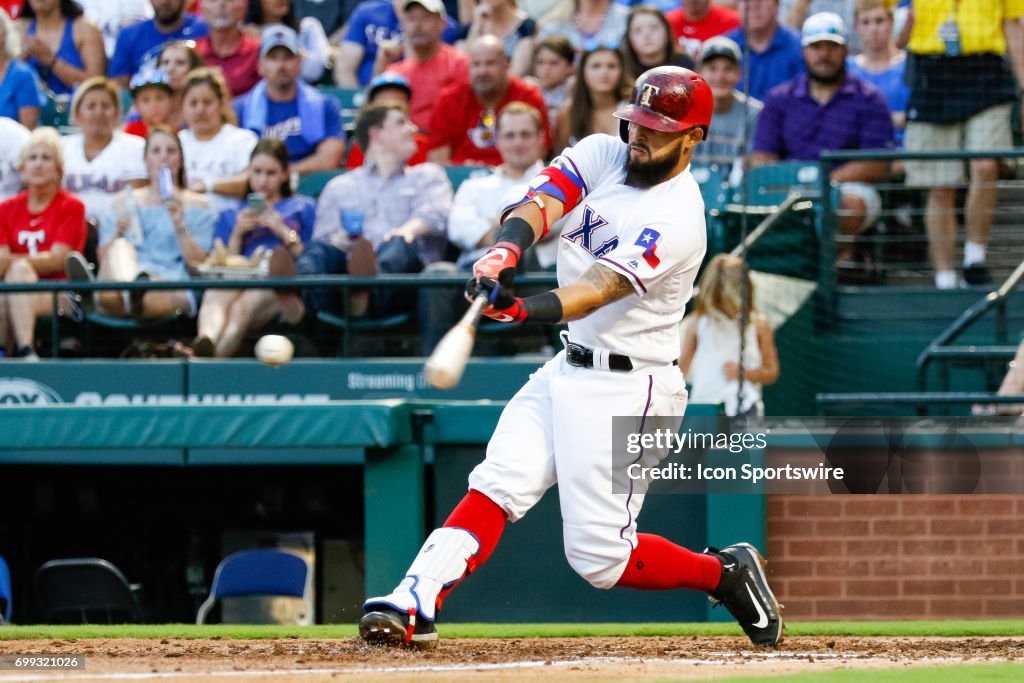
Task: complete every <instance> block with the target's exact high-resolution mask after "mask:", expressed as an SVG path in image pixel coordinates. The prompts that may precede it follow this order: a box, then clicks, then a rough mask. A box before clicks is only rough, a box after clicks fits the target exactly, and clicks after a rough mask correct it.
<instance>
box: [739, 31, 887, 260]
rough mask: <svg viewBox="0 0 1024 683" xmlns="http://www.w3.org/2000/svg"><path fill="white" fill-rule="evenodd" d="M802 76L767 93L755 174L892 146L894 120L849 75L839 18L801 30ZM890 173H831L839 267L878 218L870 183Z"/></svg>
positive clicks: (857, 168) (878, 168) (870, 89)
mask: <svg viewBox="0 0 1024 683" xmlns="http://www.w3.org/2000/svg"><path fill="white" fill-rule="evenodd" d="M801 44H802V45H803V53H804V63H805V65H806V67H807V73H806V74H803V75H801V76H797V77H796V78H794V79H793V80H791V81H787V82H785V83H783V84H781V85H779V86H777V87H775V88H773V89H772V90H771V92H769V94H768V98H767V99H766V100H765V104H764V110H763V111H762V112H761V117H760V119H759V120H758V123H757V132H756V134H755V135H754V154H753V156H752V158H751V165H752V166H760V165H764V164H770V163H774V162H776V161H784V160H789V159H793V160H806V161H815V160H817V159H818V157H819V155H820V154H821V152H823V151H825V150H836V149H884V148H886V147H888V146H889V144H890V141H891V140H892V118H891V117H890V115H889V107H888V105H887V104H886V102H885V96H884V95H883V94H882V92H881V91H880V90H879V89H878V88H876V87H875V86H873V85H871V84H870V83H867V82H865V81H862V80H860V79H858V78H855V77H853V76H851V75H849V74H847V73H846V55H847V49H846V26H845V25H844V24H843V20H842V19H841V18H840V17H839V15H837V14H832V13H831V12H821V13H819V14H815V15H814V16H812V17H809V18H808V19H807V21H806V22H804V28H803V36H802V38H801ZM887 170H888V165H887V164H886V163H885V162H879V161H850V162H847V163H845V164H843V165H841V166H838V167H836V168H834V169H833V170H832V175H831V179H832V181H833V182H836V183H839V186H840V192H841V193H842V195H841V196H842V199H841V202H840V207H839V227H840V232H842V234H843V235H844V236H846V237H847V238H851V239H847V240H842V241H840V242H839V243H838V244H837V249H836V251H837V256H838V260H839V261H840V262H841V263H842V262H850V261H851V260H852V259H853V257H854V253H855V246H856V245H855V243H854V241H853V239H852V237H853V236H855V235H856V234H857V233H859V232H861V231H862V230H864V229H865V228H867V227H869V226H870V225H871V224H872V223H874V221H875V220H877V218H878V214H879V211H880V210H881V200H880V199H879V196H878V192H877V190H875V188H874V187H872V185H871V183H874V182H877V181H878V180H881V179H882V177H884V176H885V174H886V172H887Z"/></svg>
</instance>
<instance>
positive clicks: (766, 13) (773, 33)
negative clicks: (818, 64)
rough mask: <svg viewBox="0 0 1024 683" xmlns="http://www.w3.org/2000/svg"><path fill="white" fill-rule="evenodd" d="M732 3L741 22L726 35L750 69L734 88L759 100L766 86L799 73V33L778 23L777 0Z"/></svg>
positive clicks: (762, 97)
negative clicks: (746, 80)
mask: <svg viewBox="0 0 1024 683" xmlns="http://www.w3.org/2000/svg"><path fill="white" fill-rule="evenodd" d="M736 7H737V9H738V10H739V12H740V17H741V18H743V19H744V20H745V23H744V24H742V25H741V26H740V27H739V28H737V29H733V30H732V31H729V33H727V34H726V36H728V37H729V38H732V39H733V40H735V41H736V44H737V45H739V46H740V50H741V51H743V53H744V57H743V59H744V60H745V61H746V63H747V65H748V68H749V73H750V82H749V83H744V82H743V81H740V83H739V85H737V86H736V89H737V90H739V91H741V92H743V93H745V94H747V95H748V96H750V97H753V98H754V99H755V100H761V101H762V102H763V101H764V98H765V96H766V95H767V94H768V91H769V90H771V89H772V88H774V87H775V86H777V85H778V84H780V83H783V82H784V81H788V80H789V79H791V78H796V77H797V76H799V75H800V74H802V73H803V71H804V62H803V57H802V56H801V53H800V36H798V35H797V33H796V31H794V30H793V29H791V28H790V27H788V26H781V25H780V24H779V20H778V14H779V0H739V3H738V4H737V6H736ZM747 48H749V50H750V51H749V53H748V52H747Z"/></svg>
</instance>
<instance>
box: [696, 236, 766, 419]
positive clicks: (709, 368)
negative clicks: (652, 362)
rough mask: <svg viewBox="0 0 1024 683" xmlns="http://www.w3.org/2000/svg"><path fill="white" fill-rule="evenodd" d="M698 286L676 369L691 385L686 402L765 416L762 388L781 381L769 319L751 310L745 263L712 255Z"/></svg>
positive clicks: (751, 291) (751, 292)
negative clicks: (742, 324)
mask: <svg viewBox="0 0 1024 683" xmlns="http://www.w3.org/2000/svg"><path fill="white" fill-rule="evenodd" d="M698 286H699V291H698V292H697V298H696V309H695V310H694V313H693V314H692V315H689V316H687V317H686V319H685V320H684V321H683V335H682V336H683V350H682V353H681V355H680V356H679V369H680V370H682V372H683V374H684V375H685V377H686V379H687V381H688V382H689V383H690V384H691V385H692V388H691V390H690V397H689V399H690V403H723V404H725V413H726V414H727V415H748V416H751V415H763V414H764V403H763V402H762V400H761V387H763V386H765V385H768V384H773V383H774V382H775V380H777V379H778V378H779V357H778V353H777V352H776V350H775V336H774V334H773V333H772V328H771V325H770V324H769V323H768V318H767V317H765V316H764V315H762V314H760V313H758V312H757V310H756V309H755V308H754V285H753V283H752V282H751V280H750V275H749V274H748V273H747V272H746V269H745V266H744V263H743V259H741V258H740V257H738V256H733V255H731V254H719V255H717V256H715V257H714V258H713V259H711V262H710V263H709V264H708V266H707V268H706V269H705V271H704V273H703V275H701V277H700V281H699V284H698ZM744 289H746V292H744V291H743V290H744ZM741 311H745V315H744V318H745V319H746V321H747V324H746V329H745V330H744V334H743V388H742V391H741V390H740V386H739V363H738V362H737V360H738V359H739V357H740V313H741ZM691 368H692V371H691Z"/></svg>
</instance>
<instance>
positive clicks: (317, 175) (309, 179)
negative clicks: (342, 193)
mask: <svg viewBox="0 0 1024 683" xmlns="http://www.w3.org/2000/svg"><path fill="white" fill-rule="evenodd" d="M342 173H344V171H314V172H312V173H308V174H306V175H304V176H302V177H301V178H299V186H298V187H296V188H295V192H296V193H298V194H301V195H305V196H307V197H312V198H313V199H316V198H317V197H319V196H320V193H321V192H323V191H324V188H325V187H327V183H329V182H331V181H332V180H334V179H335V178H337V177H338V176H340V175H341V174H342Z"/></svg>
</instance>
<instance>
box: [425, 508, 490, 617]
mask: <svg viewBox="0 0 1024 683" xmlns="http://www.w3.org/2000/svg"><path fill="white" fill-rule="evenodd" d="M505 520H506V517H505V511H504V510H502V509H501V508H500V507H498V504H497V503H495V502H494V501H493V500H491V499H490V498H488V497H487V496H485V495H484V494H482V493H480V492H479V491H477V490H475V489H470V490H469V493H467V494H466V496H465V497H464V498H463V499H462V500H461V501H459V504H458V505H456V506H455V509H454V510H452V513H451V514H450V515H448V519H446V520H445V522H444V526H446V527H458V528H460V529H465V530H466V531H468V532H469V533H471V534H473V536H475V537H476V540H477V541H478V542H479V543H480V549H479V550H478V551H477V553H476V555H474V556H473V557H471V558H469V561H468V562H467V563H466V574H472V573H473V572H474V571H476V568H477V567H479V566H480V565H482V564H483V563H484V562H486V561H487V558H488V557H490V556H491V553H492V552H494V548H495V546H497V545H498V539H499V538H501V532H502V531H504V529H505ZM466 574H463V575H462V578H460V579H459V580H458V581H456V582H455V583H453V584H451V585H450V586H448V587H447V588H445V589H444V590H442V591H441V593H440V594H439V595H438V596H437V608H438V609H441V603H442V602H444V599H445V598H446V597H448V594H449V593H450V592H451V591H452V589H453V588H455V587H456V586H457V585H459V582H460V581H462V579H464V578H465V577H466Z"/></svg>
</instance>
